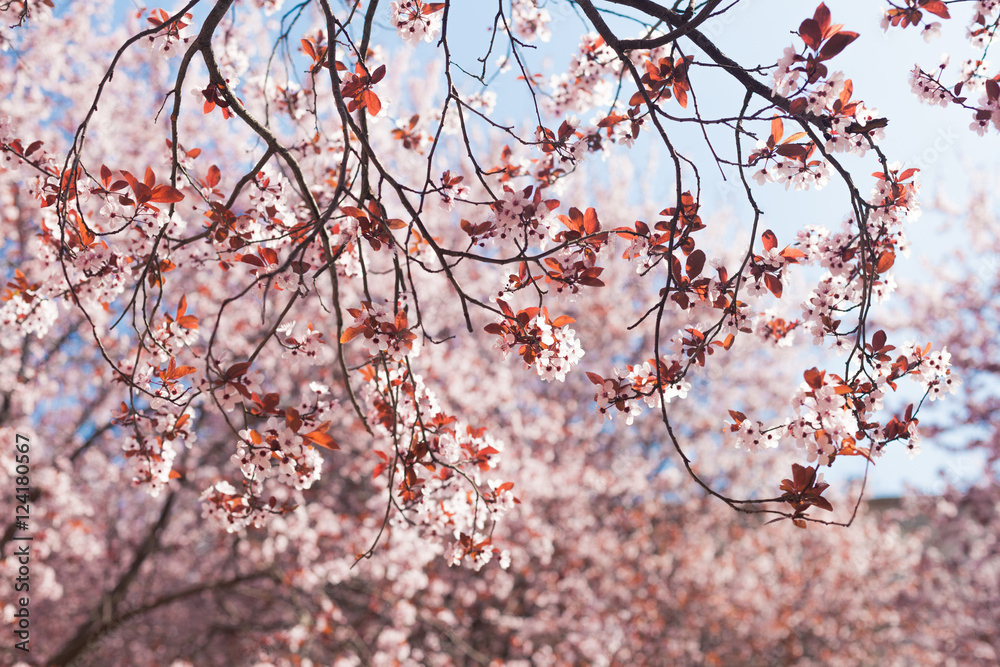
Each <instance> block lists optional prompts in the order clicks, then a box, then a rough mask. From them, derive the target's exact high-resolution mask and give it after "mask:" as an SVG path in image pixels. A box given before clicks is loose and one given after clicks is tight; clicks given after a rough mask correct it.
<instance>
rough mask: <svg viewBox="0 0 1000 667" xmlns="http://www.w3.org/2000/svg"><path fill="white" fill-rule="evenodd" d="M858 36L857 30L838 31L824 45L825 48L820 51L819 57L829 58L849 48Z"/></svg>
mask: <svg viewBox="0 0 1000 667" xmlns="http://www.w3.org/2000/svg"><path fill="white" fill-rule="evenodd" d="M857 38H858V33H856V32H838V33H837V34H836V35H834V36H833V37H831V38H830V39H829V40H828V41H827V43H826V44H824V45H823V48H822V49H821V50H820V52H819V57H820V58H822V59H823V60H829V59H830V58H832V57H834V56H835V55H837V54H838V53H840V52H841V51H843V50H844V49H845V48H847V45H848V44H850V43H851V42H853V41H854V40H856V39H857Z"/></svg>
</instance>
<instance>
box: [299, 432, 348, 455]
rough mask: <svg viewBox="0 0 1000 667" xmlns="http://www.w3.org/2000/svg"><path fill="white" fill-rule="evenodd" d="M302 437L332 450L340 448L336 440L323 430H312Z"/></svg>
mask: <svg viewBox="0 0 1000 667" xmlns="http://www.w3.org/2000/svg"><path fill="white" fill-rule="evenodd" d="M302 437H303V438H304V439H306V440H308V441H309V442H312V443H313V444H316V445H319V446H320V447H325V448H327V449H330V450H333V451H336V450H338V449H340V445H338V444H337V441H336V440H334V439H333V438H331V437H330V436H329V435H327V434H326V433H324V432H323V431H313V432H312V433H306V434H305V435H303V436H302Z"/></svg>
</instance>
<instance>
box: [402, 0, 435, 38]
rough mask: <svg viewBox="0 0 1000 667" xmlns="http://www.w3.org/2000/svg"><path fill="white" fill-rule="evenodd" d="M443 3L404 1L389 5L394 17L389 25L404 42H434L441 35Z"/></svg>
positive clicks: (415, 0)
mask: <svg viewBox="0 0 1000 667" xmlns="http://www.w3.org/2000/svg"><path fill="white" fill-rule="evenodd" d="M443 8H444V3H443V2H433V3H431V2H421V0H403V1H402V2H393V3H391V4H390V5H389V9H390V11H391V12H392V15H391V16H390V18H389V24H390V25H392V26H393V27H394V28H396V34H398V35H399V37H400V38H401V39H402V40H403V41H404V42H409V41H413V42H419V41H420V40H423V41H425V42H433V41H434V40H435V39H437V36H438V35H440V34H441V13H440V12H441V10H442V9H443Z"/></svg>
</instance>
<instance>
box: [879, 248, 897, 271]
mask: <svg viewBox="0 0 1000 667" xmlns="http://www.w3.org/2000/svg"><path fill="white" fill-rule="evenodd" d="M895 262H896V255H895V253H893V252H892V251H891V250H886V251H885V252H883V253H882V254H881V255H879V258H878V264H877V265H876V266H875V269H876V270H877V271H878V272H879V273H885V272H886V271H888V270H889V269H891V268H892V265H893V264H894V263H895Z"/></svg>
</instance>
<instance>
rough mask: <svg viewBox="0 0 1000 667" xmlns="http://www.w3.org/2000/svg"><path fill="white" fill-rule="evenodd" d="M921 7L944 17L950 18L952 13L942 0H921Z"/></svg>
mask: <svg viewBox="0 0 1000 667" xmlns="http://www.w3.org/2000/svg"><path fill="white" fill-rule="evenodd" d="M920 8H921V9H924V10H926V11H928V12H930V13H931V14H935V15H937V16H940V17H941V18H943V19H950V18H951V14H949V13H948V7H947V5H945V4H944V3H943V2H942V1H941V0H921V2H920Z"/></svg>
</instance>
